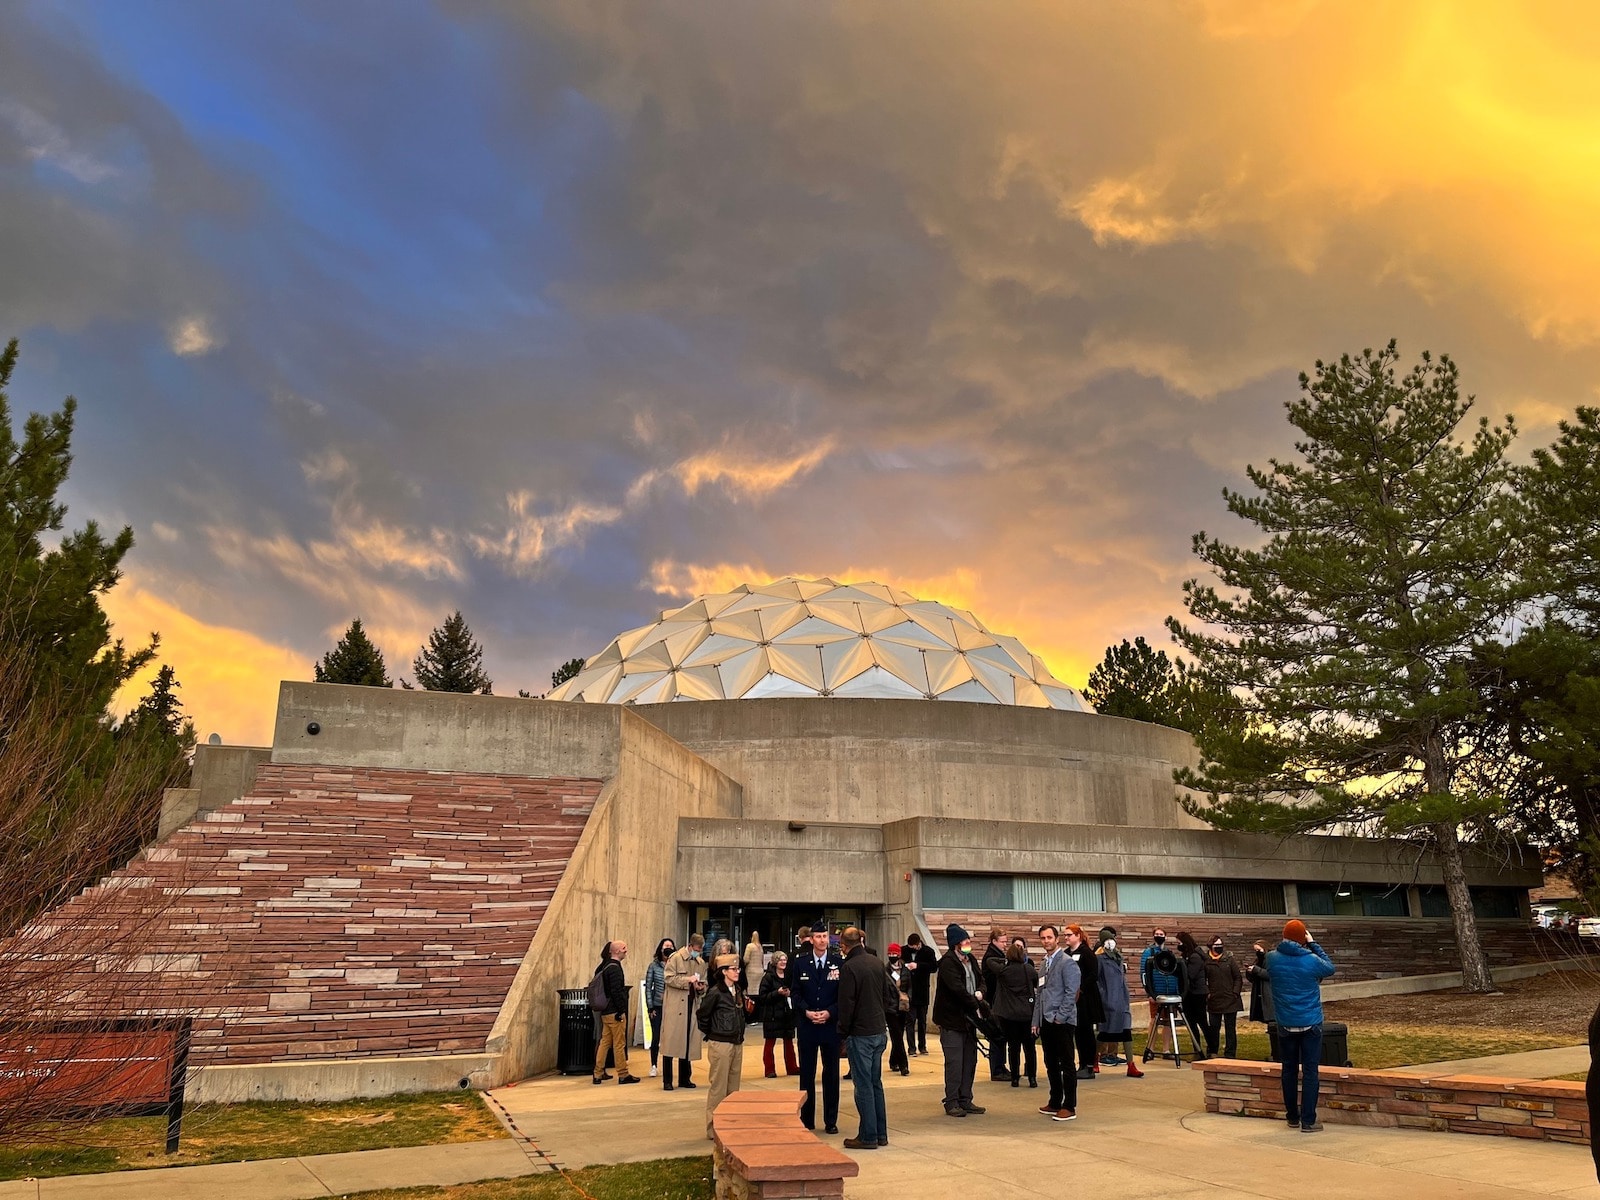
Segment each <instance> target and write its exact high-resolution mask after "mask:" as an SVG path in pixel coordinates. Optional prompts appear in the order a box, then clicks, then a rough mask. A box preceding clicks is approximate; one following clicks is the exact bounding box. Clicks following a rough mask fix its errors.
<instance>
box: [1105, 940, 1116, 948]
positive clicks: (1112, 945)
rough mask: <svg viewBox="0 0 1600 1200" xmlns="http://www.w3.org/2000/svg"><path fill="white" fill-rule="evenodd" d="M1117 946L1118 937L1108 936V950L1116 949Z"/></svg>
mask: <svg viewBox="0 0 1600 1200" xmlns="http://www.w3.org/2000/svg"><path fill="white" fill-rule="evenodd" d="M1116 948H1117V939H1116V938H1107V939H1106V949H1107V950H1115V949H1116Z"/></svg>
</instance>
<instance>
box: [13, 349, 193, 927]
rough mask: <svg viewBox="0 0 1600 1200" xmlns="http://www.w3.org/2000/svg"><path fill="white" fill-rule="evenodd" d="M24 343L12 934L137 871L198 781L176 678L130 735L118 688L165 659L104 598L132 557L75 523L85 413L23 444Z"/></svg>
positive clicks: (43, 422)
mask: <svg viewBox="0 0 1600 1200" xmlns="http://www.w3.org/2000/svg"><path fill="white" fill-rule="evenodd" d="M17 359H18V353H17V343H16V341H15V340H12V341H11V342H9V343H8V344H7V345H6V347H5V349H4V351H3V352H0V879H3V880H5V887H4V888H0V893H3V894H0V937H3V936H4V935H6V934H7V933H9V932H10V931H12V930H14V929H15V928H16V927H17V926H18V925H19V924H20V923H21V922H24V921H26V920H28V919H29V918H30V917H32V916H33V915H35V914H37V913H38V912H40V911H42V910H44V909H46V908H48V907H50V906H51V905H52V904H54V903H57V902H59V901H60V900H62V899H64V898H66V897H67V896H70V895H71V894H73V893H74V892H76V891H77V890H79V889H80V888H82V887H84V886H85V885H86V884H89V883H92V882H93V881H94V880H95V879H97V878H99V877H100V876H102V875H104V874H106V873H107V872H109V871H111V870H114V869H116V868H117V867H119V866H121V865H123V864H124V863H126V862H127V860H128V858H129V857H131V856H132V855H133V854H134V853H136V852H137V851H138V850H139V848H140V847H141V846H142V845H143V844H145V843H146V842H147V841H148V840H149V839H150V838H151V837H153V836H154V834H155V831H156V824H157V820H158V817H159V814H160V810H161V794H162V790H163V789H164V788H167V787H176V786H180V785H181V784H182V783H183V782H184V781H185V780H186V778H187V776H188V770H189V763H188V758H187V753H188V749H189V746H190V744H192V737H191V738H190V739H189V740H188V741H186V740H185V738H186V737H187V736H188V733H189V731H188V730H187V728H186V726H184V725H183V724H182V723H181V721H178V723H177V725H176V727H175V728H174V725H173V721H174V720H175V719H176V714H177V698H176V695H175V694H174V689H176V687H177V681H176V679H175V678H174V677H173V673H172V671H171V669H170V668H166V669H164V670H163V671H162V672H161V673H160V674H159V675H158V676H157V680H156V683H155V685H154V687H153V690H152V695H151V697H147V698H146V701H145V702H144V703H142V704H141V705H140V706H139V708H138V709H136V710H135V712H134V713H132V714H130V715H129V717H128V718H127V719H125V720H123V721H122V722H121V723H120V724H119V723H117V722H116V721H114V720H113V719H112V716H111V714H110V712H109V711H108V707H109V705H110V703H111V701H112V697H113V696H114V695H115V693H116V691H117V689H118V688H119V687H120V686H121V685H122V684H124V683H126V682H127V681H128V680H129V679H131V678H132V677H133V676H134V675H135V674H136V673H137V672H138V671H140V670H141V669H142V668H143V667H145V666H146V665H147V664H148V663H149V662H150V661H151V660H152V659H153V658H154V656H155V652H156V644H157V639H156V638H155V636H154V635H152V636H151V639H150V641H149V643H147V644H146V645H144V646H142V647H140V648H137V649H129V648H128V647H127V646H126V645H124V643H122V642H121V641H118V640H114V639H113V638H112V637H111V623H110V621H109V619H108V618H107V617H106V614H105V611H104V609H103V608H102V607H101V598H102V597H103V596H104V595H105V594H106V593H107V592H109V591H110V590H111V588H112V587H114V586H115V585H116V583H117V580H118V579H119V578H120V567H121V562H122V559H123V557H124V556H125V555H126V554H127V553H128V551H129V550H130V549H132V547H133V531H132V530H131V529H129V528H126V527H124V528H123V529H122V530H120V531H119V532H118V533H117V534H116V536H115V537H112V538H109V539H108V538H106V537H105V536H103V535H102V534H101V532H100V529H99V527H98V526H97V525H96V524H95V523H94V522H93V521H89V522H86V523H85V524H84V526H83V528H81V529H78V530H73V531H70V532H68V533H67V534H66V535H65V536H64V537H61V538H60V539H59V541H58V542H57V543H56V545H55V546H54V547H52V548H50V549H46V543H47V542H48V541H50V540H52V539H51V537H50V535H52V534H56V533H59V532H60V531H61V529H62V527H63V525H64V523H65V519H66V506H65V505H64V504H62V503H61V501H60V499H59V493H60V489H61V487H62V485H63V483H64V482H65V481H66V478H67V473H68V470H69V468H70V467H71V464H72V433H73V425H74V419H75V416H76V413H77V402H76V401H74V400H73V399H72V398H71V397H68V398H67V400H66V401H65V403H64V404H63V405H62V407H61V409H60V411H59V412H55V413H51V414H48V415H41V414H38V413H35V414H32V415H30V416H29V417H28V418H27V420H26V421H25V422H24V423H23V426H22V436H21V437H20V439H19V438H18V437H17V435H16V433H15V431H14V429H13V426H12V420H11V409H10V404H9V401H8V398H7V395H6V388H7V387H8V386H9V384H10V381H11V377H12V374H13V372H14V370H15V368H16V364H17Z"/></svg>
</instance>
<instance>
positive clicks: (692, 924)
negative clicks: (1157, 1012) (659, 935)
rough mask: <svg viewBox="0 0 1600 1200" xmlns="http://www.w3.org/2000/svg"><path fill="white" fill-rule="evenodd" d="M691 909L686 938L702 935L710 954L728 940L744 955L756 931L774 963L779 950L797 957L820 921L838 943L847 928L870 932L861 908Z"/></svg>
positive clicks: (706, 906)
mask: <svg viewBox="0 0 1600 1200" xmlns="http://www.w3.org/2000/svg"><path fill="white" fill-rule="evenodd" d="M688 909H689V927H688V930H687V931H686V936H687V934H688V933H698V934H700V936H701V937H703V938H705V940H706V949H707V951H709V950H710V948H711V947H712V946H714V945H716V942H717V939H718V938H727V939H728V940H729V941H731V942H732V943H733V944H734V946H735V947H737V949H736V951H735V953H738V954H743V953H744V947H745V944H746V943H747V942H748V941H749V940H750V934H751V931H756V932H759V933H760V934H761V949H762V951H763V952H764V954H765V957H766V960H767V961H771V958H772V953H773V951H775V950H782V951H784V953H786V954H793V953H794V950H795V947H796V946H797V945H798V944H799V940H800V938H801V936H802V935H804V936H809V935H810V932H811V925H812V923H813V922H814V921H816V920H817V919H818V918H821V920H822V922H823V924H825V925H826V926H827V927H828V932H829V933H830V934H831V935H833V939H834V941H835V943H837V941H838V937H839V934H841V933H843V932H844V930H845V928H846V927H847V926H850V925H855V926H857V927H859V928H862V929H865V928H866V912H867V910H866V909H864V908H862V907H860V906H859V905H856V906H851V905H838V904H692V905H689V906H688Z"/></svg>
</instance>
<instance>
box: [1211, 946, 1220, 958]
mask: <svg viewBox="0 0 1600 1200" xmlns="http://www.w3.org/2000/svg"><path fill="white" fill-rule="evenodd" d="M1211 953H1213V954H1215V955H1216V956H1217V957H1218V958H1221V957H1222V947H1221V946H1213V947H1211Z"/></svg>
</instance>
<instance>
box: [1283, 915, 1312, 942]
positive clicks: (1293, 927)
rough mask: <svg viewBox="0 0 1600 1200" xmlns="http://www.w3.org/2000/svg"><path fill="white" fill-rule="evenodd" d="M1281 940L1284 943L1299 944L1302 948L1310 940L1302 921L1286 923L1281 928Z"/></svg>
mask: <svg viewBox="0 0 1600 1200" xmlns="http://www.w3.org/2000/svg"><path fill="white" fill-rule="evenodd" d="M1283 940H1284V941H1286V942H1299V943H1300V944H1301V945H1302V946H1304V945H1305V944H1306V943H1307V942H1309V941H1310V940H1311V934H1310V933H1309V932H1307V930H1306V923H1305V922H1304V921H1299V920H1295V921H1288V922H1285V923H1284V926H1283Z"/></svg>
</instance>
